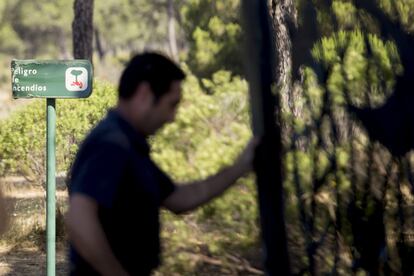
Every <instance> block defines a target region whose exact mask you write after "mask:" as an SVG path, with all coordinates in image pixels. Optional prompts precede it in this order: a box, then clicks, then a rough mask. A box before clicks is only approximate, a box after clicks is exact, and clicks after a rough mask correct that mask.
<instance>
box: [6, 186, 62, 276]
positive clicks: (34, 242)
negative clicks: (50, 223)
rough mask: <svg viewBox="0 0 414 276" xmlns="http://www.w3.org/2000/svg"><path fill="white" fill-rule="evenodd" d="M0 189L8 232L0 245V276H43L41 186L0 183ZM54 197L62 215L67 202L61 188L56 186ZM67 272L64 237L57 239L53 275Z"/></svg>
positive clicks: (43, 235)
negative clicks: (5, 206)
mask: <svg viewBox="0 0 414 276" xmlns="http://www.w3.org/2000/svg"><path fill="white" fill-rule="evenodd" d="M0 186H1V189H2V191H3V193H4V196H5V200H6V205H7V209H8V213H9V216H10V225H9V229H8V231H7V232H6V234H5V235H4V236H3V237H2V239H1V241H0V275H10V276H11V275H13V276H15V275H46V270H45V268H46V252H45V232H44V230H43V229H44V225H45V212H44V210H45V208H44V207H45V206H44V202H45V201H44V197H45V193H44V190H43V188H42V186H41V185H35V184H32V183H29V182H27V181H25V180H24V178H8V179H2V180H0ZM56 195H57V199H58V205H59V206H60V208H62V211H64V209H65V205H66V200H67V193H66V190H65V187H64V185H62V184H60V185H58V191H57V193H56ZM58 223H59V222H58ZM59 227H61V226H60V225H58V226H57V228H58V230H57V231H58V233H59V231H60V229H59ZM67 271H68V269H67V247H66V244H65V242H64V237H58V243H57V256H56V272H57V273H56V275H67Z"/></svg>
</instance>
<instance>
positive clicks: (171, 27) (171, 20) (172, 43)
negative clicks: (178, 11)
mask: <svg viewBox="0 0 414 276" xmlns="http://www.w3.org/2000/svg"><path fill="white" fill-rule="evenodd" d="M168 44H169V47H170V54H171V57H172V58H173V59H174V60H176V61H177V60H178V50H177V38H176V34H175V11H174V0H168Z"/></svg>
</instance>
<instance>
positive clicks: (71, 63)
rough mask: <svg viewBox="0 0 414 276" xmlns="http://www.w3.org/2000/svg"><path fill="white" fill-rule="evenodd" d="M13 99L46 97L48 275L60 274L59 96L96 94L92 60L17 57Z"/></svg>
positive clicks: (14, 68)
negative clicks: (93, 91)
mask: <svg viewBox="0 0 414 276" xmlns="http://www.w3.org/2000/svg"><path fill="white" fill-rule="evenodd" d="M11 73H12V91H13V98H46V120H47V125H46V129H47V137H46V152H47V154H46V159H47V166H46V187H47V189H46V201H47V203H46V204H47V206H46V243H47V247H46V248H47V251H46V255H47V257H46V259H47V276H55V274H56V267H55V266H56V153H55V151H56V149H55V141H56V98H87V97H89V96H90V95H91V93H92V65H91V63H90V62H89V61H88V60H67V61H56V60H46V61H38V60H13V61H12V63H11Z"/></svg>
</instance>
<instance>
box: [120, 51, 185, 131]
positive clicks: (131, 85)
mask: <svg viewBox="0 0 414 276" xmlns="http://www.w3.org/2000/svg"><path fill="white" fill-rule="evenodd" d="M184 78H185V74H184V72H183V71H182V70H181V69H180V68H179V67H178V66H177V65H176V64H175V63H174V62H172V61H171V60H169V59H168V58H166V57H164V56H162V55H160V54H156V53H144V54H139V55H136V56H135V57H134V58H132V60H131V61H130V62H129V64H128V66H127V67H126V68H125V70H124V72H123V73H122V76H121V80H120V84H119V103H118V108H119V110H120V112H121V113H122V114H123V115H124V117H126V119H128V120H129V121H130V123H131V124H133V126H134V127H135V128H136V129H138V130H139V131H140V132H142V134H144V135H151V134H153V133H155V132H156V131H157V129H159V128H160V127H162V126H163V125H164V124H165V123H167V122H171V121H172V120H173V119H174V117H175V113H176V110H177V107H178V103H179V102H180V100H181V81H182V80H183V79H184Z"/></svg>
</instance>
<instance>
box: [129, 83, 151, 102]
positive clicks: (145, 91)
mask: <svg viewBox="0 0 414 276" xmlns="http://www.w3.org/2000/svg"><path fill="white" fill-rule="evenodd" d="M134 100H135V101H136V102H138V103H140V104H141V105H143V106H146V105H152V104H153V101H154V95H153V93H152V90H151V87H150V85H149V83H148V82H142V83H140V84H139V85H138V86H137V88H136V90H135V93H134Z"/></svg>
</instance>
